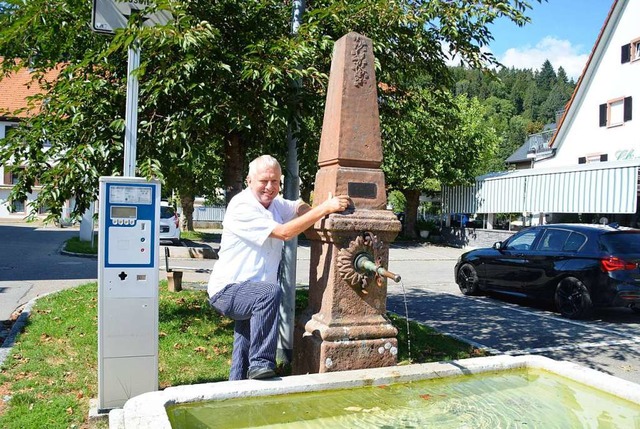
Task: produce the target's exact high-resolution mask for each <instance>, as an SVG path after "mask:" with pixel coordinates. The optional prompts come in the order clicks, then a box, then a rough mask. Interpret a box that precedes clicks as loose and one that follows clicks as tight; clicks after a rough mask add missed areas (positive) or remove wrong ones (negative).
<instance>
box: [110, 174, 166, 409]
mask: <svg viewBox="0 0 640 429" xmlns="http://www.w3.org/2000/svg"><path fill="white" fill-rule="evenodd" d="M99 205H100V209H99V230H98V412H105V411H107V410H109V409H112V408H119V407H122V406H123V405H124V403H125V402H126V401H127V400H128V399H129V398H132V397H134V396H136V395H139V394H141V393H145V392H151V391H155V390H157V389H158V260H159V258H158V253H159V248H160V247H159V234H160V226H159V220H160V184H159V183H158V182H157V181H147V180H146V179H143V178H137V177H100V195H99Z"/></svg>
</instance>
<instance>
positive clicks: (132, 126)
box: [123, 39, 140, 177]
mask: <svg viewBox="0 0 640 429" xmlns="http://www.w3.org/2000/svg"><path fill="white" fill-rule="evenodd" d="M128 55H129V57H128V60H127V100H126V110H125V132H124V168H123V176H125V177H135V176H136V144H137V139H138V77H137V76H136V75H135V73H134V72H135V70H136V69H137V68H138V67H140V44H139V43H138V40H137V39H136V40H135V41H134V42H133V43H132V44H131V46H129V52H128Z"/></svg>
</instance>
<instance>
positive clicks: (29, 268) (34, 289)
mask: <svg viewBox="0 0 640 429" xmlns="http://www.w3.org/2000/svg"><path fill="white" fill-rule="evenodd" d="M77 235H78V230H77V228H76V229H71V228H62V229H61V228H56V227H53V226H51V227H40V226H38V225H33V226H30V225H29V224H26V225H25V224H16V225H12V224H2V225H0V323H2V322H3V321H5V320H8V319H9V317H10V316H11V313H12V312H13V311H14V310H15V309H16V307H17V306H18V305H21V304H25V303H27V302H29V301H30V300H31V299H33V298H35V297H37V296H40V295H43V294H46V293H50V292H54V291H57V290H60V289H64V288H67V287H72V286H77V285H79V284H83V283H87V282H89V281H95V280H96V278H97V276H98V275H97V263H96V260H95V259H88V258H74V257H69V256H65V255H62V254H60V248H61V247H62V244H63V243H64V242H65V241H66V240H68V239H69V238H71V237H74V236H77Z"/></svg>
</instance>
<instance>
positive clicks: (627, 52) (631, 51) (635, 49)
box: [620, 38, 640, 64]
mask: <svg viewBox="0 0 640 429" xmlns="http://www.w3.org/2000/svg"><path fill="white" fill-rule="evenodd" d="M638 60H640V38H638V39H634V40H632V41H631V43H627V44H626V45H622V46H621V48H620V62H621V63H622V64H625V63H628V62H633V61H638Z"/></svg>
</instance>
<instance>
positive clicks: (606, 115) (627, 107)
mask: <svg viewBox="0 0 640 429" xmlns="http://www.w3.org/2000/svg"><path fill="white" fill-rule="evenodd" d="M632 107H633V104H632V99H631V97H624V98H623V97H621V98H615V99H613V100H609V101H608V102H607V103H606V104H601V105H600V126H601V127H616V126H618V125H622V124H624V123H625V122H627V121H630V120H631V118H632V110H633V108H632Z"/></svg>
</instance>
